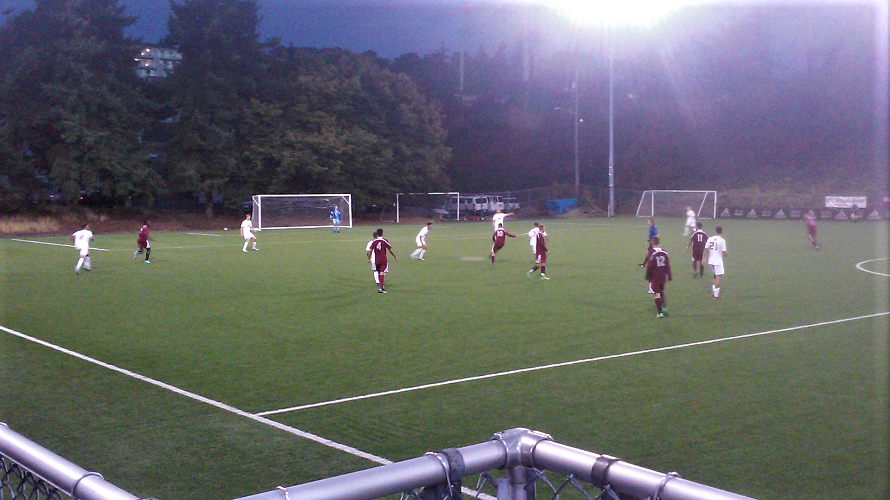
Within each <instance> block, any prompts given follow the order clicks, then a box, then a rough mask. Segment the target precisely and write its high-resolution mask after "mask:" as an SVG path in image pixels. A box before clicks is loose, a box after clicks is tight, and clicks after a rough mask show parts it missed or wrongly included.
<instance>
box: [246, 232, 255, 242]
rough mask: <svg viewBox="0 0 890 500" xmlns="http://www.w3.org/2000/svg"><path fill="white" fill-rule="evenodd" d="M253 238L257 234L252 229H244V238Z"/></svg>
mask: <svg viewBox="0 0 890 500" xmlns="http://www.w3.org/2000/svg"><path fill="white" fill-rule="evenodd" d="M251 238H256V236H254V235H253V233H251V232H250V231H244V239H245V240H249V239H251Z"/></svg>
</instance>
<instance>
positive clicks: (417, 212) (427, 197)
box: [396, 192, 463, 223]
mask: <svg viewBox="0 0 890 500" xmlns="http://www.w3.org/2000/svg"><path fill="white" fill-rule="evenodd" d="M461 198H462V197H461V196H460V193H457V192H454V193H396V222H397V223H398V222H401V219H403V218H408V219H411V218H420V219H430V220H442V219H456V218H458V215H457V214H458V211H459V210H460V211H463V210H462V209H461V207H460V205H459V203H458V200H460V199H461ZM460 215H463V214H460Z"/></svg>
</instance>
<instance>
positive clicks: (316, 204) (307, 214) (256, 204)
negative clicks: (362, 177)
mask: <svg viewBox="0 0 890 500" xmlns="http://www.w3.org/2000/svg"><path fill="white" fill-rule="evenodd" d="M335 206H337V207H338V209H339V210H340V213H341V214H342V216H341V218H340V227H352V195H351V194H257V195H254V196H253V212H252V214H251V219H252V220H253V226H254V227H256V228H258V229H308V228H315V227H332V226H333V225H334V224H333V222H332V220H331V210H333V209H334V207H335Z"/></svg>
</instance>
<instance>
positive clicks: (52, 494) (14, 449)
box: [0, 423, 750, 500]
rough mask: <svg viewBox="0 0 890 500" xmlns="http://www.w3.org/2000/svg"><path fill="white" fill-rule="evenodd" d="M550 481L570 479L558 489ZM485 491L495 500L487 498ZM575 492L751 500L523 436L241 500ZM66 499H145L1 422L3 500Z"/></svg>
mask: <svg viewBox="0 0 890 500" xmlns="http://www.w3.org/2000/svg"><path fill="white" fill-rule="evenodd" d="M495 470H502V471H504V477H502V478H499V479H495V477H494V476H493V475H492V471H495ZM547 474H551V475H556V476H561V479H560V481H554V482H551V480H550V479H549V478H548V476H547ZM470 476H477V477H478V479H477V481H476V488H475V490H473V489H469V488H467V487H465V486H463V484H462V481H463V479H464V478H468V477H470ZM554 483H556V484H558V486H556V485H554ZM539 486H540V487H541V489H542V492H541V493H538V488H539ZM486 488H487V489H489V490H491V491H492V493H494V495H495V496H492V495H489V494H486V493H484V491H483V490H485V489H486ZM588 490H591V491H593V490H597V493H596V494H594V493H591V492H588ZM567 492H573V493H574V494H576V495H577V496H578V497H583V498H586V499H587V500H591V499H593V498H594V497H595V498H596V499H597V500H599V499H603V500H620V499H624V498H638V499H646V500H750V499H749V497H745V496H742V495H738V494H735V493H730V492H728V491H723V490H719V489H717V488H712V487H710V486H706V485H703V484H699V483H695V482H692V481H687V480H685V479H682V478H681V477H680V476H679V475H678V474H677V473H675V472H671V473H667V474H664V473H661V472H656V471H653V470H649V469H644V468H642V467H639V466H636V465H633V464H630V463H627V462H624V461H622V460H620V459H617V458H614V457H610V456H608V455H601V454H597V453H592V452H589V451H584V450H580V449H577V448H573V447H571V446H566V445H563V444H559V443H556V442H554V441H553V439H552V438H551V437H550V436H548V435H547V434H543V433H541V432H537V431H531V430H528V429H521V428H520V429H511V430H508V431H504V432H499V433H497V434H495V435H494V437H492V438H491V440H489V441H487V442H484V443H479V444H474V445H470V446H466V447H463V448H449V449H446V450H442V451H439V452H435V453H427V454H425V455H423V456H422V457H418V458H413V459H410V460H405V461H403V462H397V463H394V464H390V465H386V466H382V467H376V468H373V469H367V470H362V471H358V472H353V473H351V474H344V475H341V476H336V477H332V478H328V479H322V480H320V481H315V482H311V483H306V484H301V485H297V486H291V487H289V488H283V487H280V486H279V487H278V488H277V489H275V490H272V491H268V492H265V493H259V494H256V495H251V496H247V497H243V498H240V499H237V500H291V499H293V500H374V499H379V498H383V497H387V496H391V495H398V496H399V497H400V498H401V499H402V500H407V499H415V500H457V499H463V498H475V499H484V500H495V499H496V500H536V499H537V498H542V499H543V498H550V499H552V500H559V499H560V495H561V494H563V495H564V494H565V493H567ZM65 498H71V499H76V500H139V499H138V497H136V496H134V495H131V494H130V493H127V492H126V491H124V490H122V489H120V488H118V487H117V486H115V485H113V484H111V483H109V482H108V481H106V480H105V479H103V478H102V476H101V475H99V474H98V473H96V472H88V471H86V470H85V469H82V468H80V467H78V466H77V465H75V464H73V463H71V462H69V461H67V460H65V459H64V458H62V457H60V456H58V455H56V454H55V453H53V452H51V451H49V450H47V449H45V448H43V447H41V446H40V445H37V444H36V443H33V442H32V441H30V440H28V439H27V438H25V437H24V436H21V435H20V434H18V433H16V432H14V431H12V430H11V429H9V427H7V426H6V424H3V423H0V500H6V499H9V500H64V499H65Z"/></svg>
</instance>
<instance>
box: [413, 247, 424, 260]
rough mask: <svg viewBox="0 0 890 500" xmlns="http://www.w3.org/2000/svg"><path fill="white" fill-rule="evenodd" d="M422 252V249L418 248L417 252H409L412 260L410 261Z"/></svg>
mask: <svg viewBox="0 0 890 500" xmlns="http://www.w3.org/2000/svg"><path fill="white" fill-rule="evenodd" d="M422 250H423V249H422V248H418V249H417V250H415V251H413V252H411V258H412V259H416V258H417V256H418V255H420V252H421V251H422Z"/></svg>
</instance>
